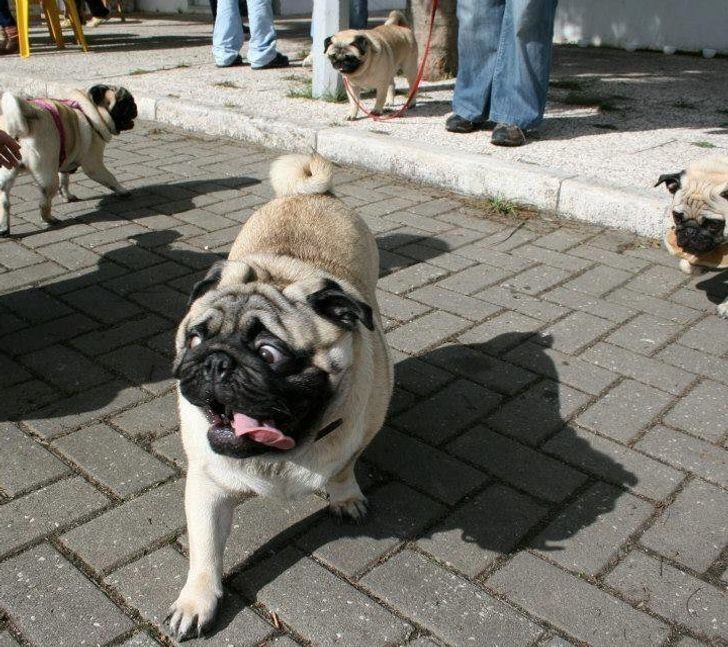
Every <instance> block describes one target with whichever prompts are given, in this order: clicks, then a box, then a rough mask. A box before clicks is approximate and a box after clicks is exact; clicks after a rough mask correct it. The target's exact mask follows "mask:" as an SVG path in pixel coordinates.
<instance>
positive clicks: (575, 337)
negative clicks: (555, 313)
mask: <svg viewBox="0 0 728 647" xmlns="http://www.w3.org/2000/svg"><path fill="white" fill-rule="evenodd" d="M613 327H614V323H612V322H610V321H607V320H606V319H600V318H599V317H595V316H593V315H590V314H588V313H586V312H574V313H572V314H570V315H569V316H567V317H565V318H564V319H561V320H560V321H558V322H557V323H555V324H552V325H550V326H548V327H547V328H544V329H543V330H542V331H541V335H540V336H539V337H534V341H535V342H536V343H542V342H546V341H548V343H546V344H544V345H547V346H550V347H552V348H555V349H556V350H560V351H563V352H565V353H571V354H574V355H576V354H578V353H579V352H580V351H581V350H582V349H583V348H584V347H585V346H588V345H589V344H591V343H592V342H593V341H594V340H596V339H598V338H599V337H601V336H602V335H604V334H605V333H607V332H608V331H609V330H611V329H612V328H613Z"/></svg>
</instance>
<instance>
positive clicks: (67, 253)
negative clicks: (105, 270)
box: [38, 240, 100, 270]
mask: <svg viewBox="0 0 728 647" xmlns="http://www.w3.org/2000/svg"><path fill="white" fill-rule="evenodd" d="M38 251H40V252H41V254H43V256H45V257H46V258H49V259H50V260H52V261H55V262H56V263H58V264H59V265H63V267H66V268H68V269H69V270H78V269H81V268H84V267H92V266H94V265H96V264H98V262H99V260H100V259H99V255H98V254H95V253H94V252H91V251H89V250H88V249H85V248H84V247H81V246H80V245H76V244H74V243H72V242H70V241H68V240H61V241H58V242H57V243H53V244H51V245H46V246H45V247H41V248H40V249H39V250H38Z"/></svg>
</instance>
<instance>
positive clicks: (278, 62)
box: [253, 52, 288, 70]
mask: <svg viewBox="0 0 728 647" xmlns="http://www.w3.org/2000/svg"><path fill="white" fill-rule="evenodd" d="M277 67H288V57H287V56H286V55H285V54H281V53H280V52H276V55H275V58H274V59H273V60H272V61H270V62H268V63H266V64H265V65H261V66H260V67H254V68H253V69H254V70H272V69H274V68H277Z"/></svg>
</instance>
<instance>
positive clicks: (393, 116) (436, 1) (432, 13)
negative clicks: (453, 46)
mask: <svg viewBox="0 0 728 647" xmlns="http://www.w3.org/2000/svg"><path fill="white" fill-rule="evenodd" d="M438 4H439V0H432V8H431V9H430V28H429V30H428V32H427V42H426V43H425V53H424V55H423V57H422V62H421V63H420V67H419V69H418V70H417V78H416V79H415V82H414V85H413V86H412V87H411V88H410V91H409V96H408V97H407V101H405V102H404V105H403V106H402V107H401V108H400V109H399V110H397V111H396V112H392V113H390V114H386V115H375V114H373V113H371V112H369V111H368V110H367V109H366V108H365V107H364V106H363V105H362V104H361V102H360V101H359V99H357V98H356V97H355V96H354V93H353V92H352V90H351V86H350V85H349V80H348V79H347V78H346V76H344V75H343V74H342V78H343V79H344V87H345V88H346V93H347V94H348V95H349V98H350V99H351V100H352V101H353V102H354V103H355V104H356V105H357V107H358V108H359V110H361V111H362V112H363V113H364V114H365V115H366V116H367V117H369V118H370V119H373V120H374V121H389V120H390V119H396V118H397V117H401V116H402V115H403V114H404V113H405V112H407V110H408V108H409V107H410V105H411V104H412V100H413V99H414V98H415V94H417V90H418V89H419V87H420V82H421V81H422V75H423V74H424V73H425V63H427V57H428V56H429V55H430V42H431V41H432V29H433V27H434V26H435V14H436V13H437V6H438Z"/></svg>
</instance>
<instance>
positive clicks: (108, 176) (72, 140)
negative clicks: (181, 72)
mask: <svg viewBox="0 0 728 647" xmlns="http://www.w3.org/2000/svg"><path fill="white" fill-rule="evenodd" d="M0 106H2V114H1V115H0V129H3V130H5V131H7V132H8V133H9V134H10V135H11V136H13V137H15V138H16V139H17V140H18V141H19V142H20V146H21V150H22V160H21V164H20V166H18V167H16V168H14V169H0V236H8V235H9V234H10V199H9V195H8V194H9V192H10V189H11V187H12V185H13V182H14V181H15V178H16V177H17V175H18V173H21V172H24V171H27V172H29V173H30V174H31V175H32V176H33V179H34V180H35V182H36V184H37V185H38V188H39V189H40V215H41V218H43V220H44V221H45V222H46V223H48V224H54V223H56V222H57V220H56V219H55V218H54V217H53V216H52V215H51V203H52V201H53V198H54V197H55V195H56V193H58V190H59V189H60V192H61V195H62V196H63V198H64V199H65V200H66V202H74V201H75V200H77V199H78V198H77V197H76V196H74V195H73V194H72V193H71V192H70V190H69V186H68V185H69V180H70V174H71V173H73V172H75V171H76V170H77V169H78V168H79V167H80V168H82V169H83V170H84V172H85V173H86V175H88V177H90V178H91V179H92V180H96V182H98V183H99V184H103V185H104V186H106V187H109V188H110V189H111V190H112V191H114V193H117V194H119V195H122V196H126V195H129V191H127V190H126V189H125V188H124V187H123V186H122V185H121V184H120V183H119V182H118V180H117V179H116V178H115V177H114V175H113V173H111V171H109V170H108V169H107V168H106V166H104V148H105V146H106V144H107V143H108V142H109V141H111V138H112V137H113V136H114V135H118V134H119V133H121V132H123V131H124V130H131V129H132V128H133V127H134V119H136V117H137V106H136V103H135V102H134V97H133V96H132V95H131V93H130V92H129V91H128V90H127V89H125V88H122V87H114V86H110V85H95V86H93V87H92V88H91V89H89V91H88V92H81V91H80V90H75V91H73V92H72V93H71V95H70V96H69V97H68V99H64V100H60V101H59V100H54V99H32V100H25V99H21V98H20V97H18V96H16V95H14V94H11V93H9V92H5V93H4V94H3V96H2V99H0Z"/></svg>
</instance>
